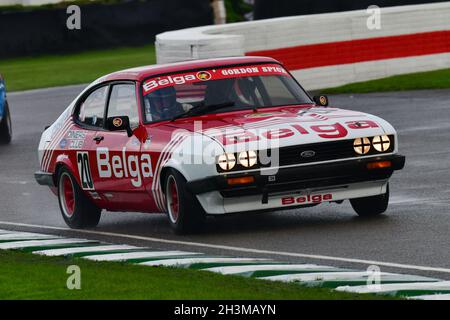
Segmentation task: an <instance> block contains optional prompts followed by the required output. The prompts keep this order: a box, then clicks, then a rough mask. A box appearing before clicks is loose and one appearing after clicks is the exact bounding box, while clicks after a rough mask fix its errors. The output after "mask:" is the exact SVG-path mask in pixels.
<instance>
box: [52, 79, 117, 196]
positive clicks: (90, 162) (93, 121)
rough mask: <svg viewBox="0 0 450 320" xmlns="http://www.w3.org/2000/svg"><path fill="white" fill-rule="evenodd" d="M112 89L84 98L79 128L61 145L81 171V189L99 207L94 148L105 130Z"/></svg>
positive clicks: (77, 118) (78, 115) (78, 114)
mask: <svg viewBox="0 0 450 320" xmlns="http://www.w3.org/2000/svg"><path fill="white" fill-rule="evenodd" d="M108 90H109V87H108V86H107V85H103V86H100V87H97V88H95V89H93V90H92V91H90V92H89V93H88V94H87V95H86V96H85V97H82V98H81V100H80V102H78V105H77V107H76V111H75V114H74V122H75V125H74V126H73V127H72V128H71V129H70V130H69V132H68V133H67V134H66V136H65V138H64V139H63V140H62V141H61V143H60V145H61V147H64V148H66V149H67V150H69V155H70V156H71V157H74V159H73V163H74V164H75V165H74V167H75V169H76V170H77V171H78V178H79V182H80V187H81V188H82V189H83V190H85V191H86V193H87V194H88V195H90V197H91V199H92V200H93V201H94V202H96V203H97V204H100V203H101V198H99V197H98V194H97V192H96V186H95V182H94V178H95V171H94V170H93V169H94V168H95V156H96V155H95V153H94V152H93V149H92V145H93V143H94V138H95V136H96V135H97V131H98V130H101V129H102V128H103V126H104V122H105V121H104V120H105V119H104V114H105V106H106V100H107V96H108Z"/></svg>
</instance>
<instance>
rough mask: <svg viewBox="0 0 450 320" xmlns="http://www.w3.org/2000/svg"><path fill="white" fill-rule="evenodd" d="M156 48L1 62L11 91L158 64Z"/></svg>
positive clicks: (96, 51)
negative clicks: (156, 62)
mask: <svg viewBox="0 0 450 320" xmlns="http://www.w3.org/2000/svg"><path fill="white" fill-rule="evenodd" d="M155 61H156V56H155V47H154V45H147V46H144V47H133V48H119V49H108V50H95V51H89V52H82V53H74V54H64V55H46V56H37V57H24V58H15V59H2V60H0V73H2V74H3V76H4V77H5V79H6V86H7V89H8V91H19V90H27V89H37V88H47V87H55V86H63V85H70V84H80V83H89V82H91V81H93V80H95V79H96V78H98V77H100V76H103V75H105V74H107V73H110V72H113V71H117V70H121V69H126V68H131V67H137V66H142V65H148V64H154V63H155Z"/></svg>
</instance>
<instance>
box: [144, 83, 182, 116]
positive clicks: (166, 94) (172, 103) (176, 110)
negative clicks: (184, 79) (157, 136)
mask: <svg viewBox="0 0 450 320" xmlns="http://www.w3.org/2000/svg"><path fill="white" fill-rule="evenodd" d="M146 98H147V99H146V109H147V112H146V113H147V118H150V119H148V120H149V121H159V120H166V119H170V118H173V117H174V116H176V115H178V114H180V113H182V112H184V109H183V106H182V105H181V104H180V103H178V102H177V94H176V90H175V88H174V87H166V88H161V89H158V90H156V91H153V92H150V93H149V94H148V95H147V96H146Z"/></svg>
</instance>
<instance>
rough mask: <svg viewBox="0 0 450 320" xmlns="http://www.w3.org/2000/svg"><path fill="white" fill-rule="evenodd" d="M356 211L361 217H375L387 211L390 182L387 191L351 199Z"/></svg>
mask: <svg viewBox="0 0 450 320" xmlns="http://www.w3.org/2000/svg"><path fill="white" fill-rule="evenodd" d="M350 203H351V205H352V207H353V209H354V210H355V211H356V213H357V214H358V215H359V216H361V217H373V216H377V215H380V214H382V213H383V212H385V211H386V209H387V207H388V204H389V184H388V185H387V187H386V193H384V194H380V195H377V196H372V197H365V198H357V199H350Z"/></svg>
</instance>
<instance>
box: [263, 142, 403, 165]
mask: <svg viewBox="0 0 450 320" xmlns="http://www.w3.org/2000/svg"><path fill="white" fill-rule="evenodd" d="M389 138H390V139H391V145H390V147H389V149H388V150H386V151H385V152H383V153H390V152H393V150H394V144H395V141H394V136H389ZM353 142H354V139H351V140H340V141H331V142H321V143H311V144H303V145H295V146H289V147H282V148H278V149H275V150H271V151H269V152H268V155H269V156H270V158H271V159H272V162H271V165H272V166H277V164H276V163H274V161H275V162H277V159H276V154H277V153H278V155H279V156H278V162H279V166H288V165H294V164H304V163H313V162H321V161H330V160H339V159H346V158H358V157H360V156H361V155H358V154H357V153H356V152H355V151H354V148H353ZM310 151H313V152H314V155H313V156H310V157H302V153H304V152H305V153H308V152H310ZM378 154H381V153H380V152H377V151H376V150H375V149H374V148H373V147H372V148H371V150H370V151H369V153H367V154H365V155H364V156H368V155H378ZM274 157H275V158H274ZM267 166H269V165H267Z"/></svg>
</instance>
